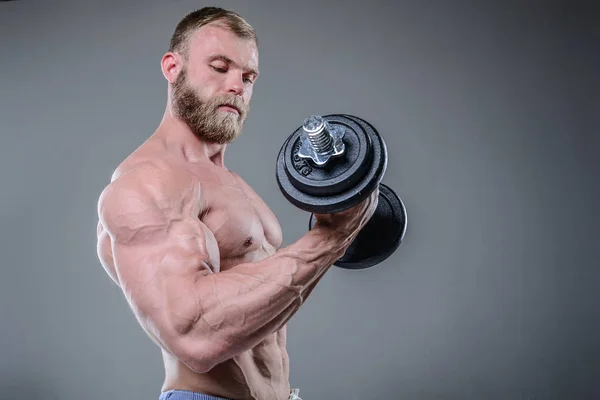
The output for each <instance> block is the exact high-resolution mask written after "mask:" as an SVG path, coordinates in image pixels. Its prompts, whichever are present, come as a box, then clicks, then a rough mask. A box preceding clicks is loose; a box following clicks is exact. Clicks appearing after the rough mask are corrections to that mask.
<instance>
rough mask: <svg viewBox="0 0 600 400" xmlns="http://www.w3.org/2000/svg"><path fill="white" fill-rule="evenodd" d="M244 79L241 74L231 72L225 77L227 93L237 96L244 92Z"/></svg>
mask: <svg viewBox="0 0 600 400" xmlns="http://www.w3.org/2000/svg"><path fill="white" fill-rule="evenodd" d="M244 89H245V86H244V80H243V78H242V75H241V74H238V73H232V74H230V76H229V77H228V79H227V93H231V94H234V95H237V96H241V95H242V94H244Z"/></svg>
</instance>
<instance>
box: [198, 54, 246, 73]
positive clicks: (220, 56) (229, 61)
mask: <svg viewBox="0 0 600 400" xmlns="http://www.w3.org/2000/svg"><path fill="white" fill-rule="evenodd" d="M215 60H221V61H223V62H226V63H227V64H233V65H235V66H238V65H237V63H236V62H235V61H233V60H232V59H231V58H229V57H227V56H226V55H223V54H215V55H213V56H211V57H209V61H215ZM247 71H248V72H250V73H251V74H252V75H254V76H258V71H257V70H254V69H252V68H248V69H247Z"/></svg>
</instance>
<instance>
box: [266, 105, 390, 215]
mask: <svg viewBox="0 0 600 400" xmlns="http://www.w3.org/2000/svg"><path fill="white" fill-rule="evenodd" d="M323 118H324V119H325V120H326V121H327V122H328V123H329V124H331V125H336V124H337V125H341V126H343V127H344V128H345V130H346V133H345V135H344V139H343V141H344V143H345V144H346V151H345V152H344V154H343V155H342V156H340V157H337V158H335V159H332V160H331V161H330V163H329V164H327V165H326V166H325V167H315V166H314V165H312V164H311V162H310V161H308V160H305V159H300V158H299V157H298V156H297V153H298V149H299V147H300V143H301V142H300V141H301V134H302V127H300V128H298V129H296V131H295V132H294V133H293V134H292V135H291V136H289V137H288V139H287V140H286V141H285V143H284V144H283V146H282V147H281V149H280V151H279V154H278V156H277V169H276V178H277V184H278V186H279V188H280V190H281V192H282V193H283V195H284V196H285V197H286V199H287V200H288V201H290V202H291V203H292V204H294V205H295V206H296V207H298V208H300V209H302V210H304V211H308V212H315V213H324V214H326V213H335V212H339V211H343V210H346V209H348V208H350V207H353V206H355V205H356V204H358V203H360V202H361V201H362V200H364V199H365V198H367V197H368V196H369V194H370V193H371V192H372V191H373V190H374V189H375V188H376V187H377V185H378V184H379V183H380V181H381V179H382V177H383V175H384V173H385V170H386V167H387V149H386V148H385V143H384V141H383V139H382V138H381V136H380V135H379V134H378V133H377V131H375V130H374V129H372V127H370V125H368V124H365V123H364V122H362V120H360V119H354V118H352V117H351V116H347V115H341V114H331V115H325V116H323Z"/></svg>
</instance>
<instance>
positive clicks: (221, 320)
mask: <svg viewBox="0 0 600 400" xmlns="http://www.w3.org/2000/svg"><path fill="white" fill-rule="evenodd" d="M332 235H333V234H332V233H331V231H329V230H324V229H323V230H321V229H314V230H312V231H310V232H308V233H307V234H306V235H305V236H303V237H302V238H300V239H299V240H298V241H296V242H295V243H293V244H291V245H290V246H287V247H285V248H282V249H280V250H279V251H277V252H276V253H275V254H274V255H273V256H270V257H268V258H265V259H264V260H262V261H259V262H255V263H244V264H240V265H238V266H235V267H233V268H231V269H229V270H226V271H223V272H219V273H217V274H213V275H208V276H203V277H202V278H201V279H199V280H198V282H197V288H196V290H197V293H199V294H200V295H201V299H202V300H200V301H201V303H200V305H199V308H198V314H197V317H196V318H195V320H194V324H193V326H192V327H191V329H189V331H188V332H187V333H186V337H187V338H186V343H187V345H188V346H203V350H199V349H190V351H191V352H192V354H210V356H209V358H210V359H211V364H216V363H219V362H222V361H224V360H226V359H230V358H232V357H233V356H235V355H236V354H239V353H240V352H243V351H245V350H248V349H250V348H252V347H254V346H255V345H257V344H258V343H260V342H261V341H262V340H263V339H264V338H265V337H266V336H267V335H269V334H271V333H273V332H274V331H276V330H278V329H279V328H280V327H281V326H282V325H283V324H285V323H286V322H287V321H288V320H289V319H290V318H291V317H292V316H293V315H294V314H295V313H296V311H297V310H298V309H299V308H300V306H301V305H302V303H303V302H304V301H305V300H306V298H307V297H308V295H309V294H310V293H311V291H312V289H313V288H314V286H315V285H316V284H317V282H318V281H319V279H320V278H321V277H322V276H323V274H324V273H325V272H326V271H327V270H328V269H329V268H330V267H331V265H332V264H333V263H334V262H335V261H336V260H337V259H339V258H340V257H341V256H342V255H343V251H344V249H343V247H342V240H339V239H337V238H334V237H333V236H332ZM207 346H208V348H207Z"/></svg>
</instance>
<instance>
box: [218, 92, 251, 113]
mask: <svg viewBox="0 0 600 400" xmlns="http://www.w3.org/2000/svg"><path fill="white" fill-rule="evenodd" d="M212 103H213V107H214V108H215V109H217V108H218V107H221V106H232V107H234V108H237V110H238V111H239V112H240V114H246V112H247V111H248V107H247V106H246V104H244V102H243V101H242V99H240V98H239V97H238V96H234V95H221V96H218V97H216V98H214V99H213V101H212Z"/></svg>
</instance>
